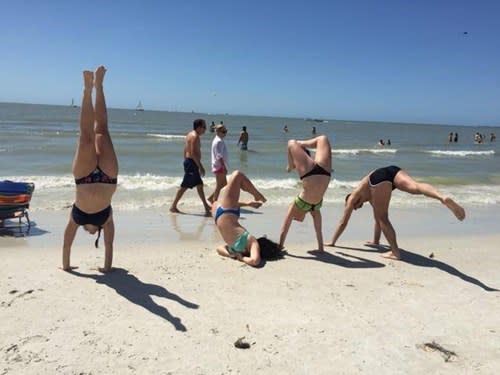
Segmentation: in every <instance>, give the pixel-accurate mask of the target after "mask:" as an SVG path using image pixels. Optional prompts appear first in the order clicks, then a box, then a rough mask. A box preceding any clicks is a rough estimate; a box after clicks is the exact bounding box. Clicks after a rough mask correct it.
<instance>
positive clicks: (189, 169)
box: [170, 119, 211, 216]
mask: <svg viewBox="0 0 500 375" xmlns="http://www.w3.org/2000/svg"><path fill="white" fill-rule="evenodd" d="M206 130H207V124H206V123H205V120H203V119H197V120H194V122H193V130H191V131H190V132H189V133H188V134H187V135H186V139H185V141H184V178H183V180H182V183H181V187H180V188H179V190H177V194H176V195H175V198H174V201H173V202H172V205H171V206H170V212H175V213H180V211H179V209H178V208H177V204H178V203H179V200H180V199H181V198H182V196H183V195H184V193H185V192H186V190H187V189H192V188H194V187H196V190H197V191H198V195H199V196H200V199H201V202H202V203H203V206H204V207H205V215H206V216H210V209H211V208H210V206H209V205H208V203H207V201H206V199H205V192H204V191H203V180H202V179H201V177H203V176H205V168H203V165H202V164H201V144H200V136H201V135H203V134H205V131H206Z"/></svg>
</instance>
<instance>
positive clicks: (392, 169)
mask: <svg viewBox="0 0 500 375" xmlns="http://www.w3.org/2000/svg"><path fill="white" fill-rule="evenodd" d="M400 170H401V168H399V167H396V166H395V165H391V166H389V167H385V168H379V169H376V170H374V171H373V172H372V173H371V174H370V176H369V177H368V181H369V182H370V186H372V187H373V186H376V185H378V184H381V183H383V182H389V183H391V184H392V190H394V189H396V186H395V185H394V178H395V177H396V175H397V174H398V172H399V171H400Z"/></svg>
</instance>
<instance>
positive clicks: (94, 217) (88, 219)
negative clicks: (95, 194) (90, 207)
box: [71, 204, 111, 228]
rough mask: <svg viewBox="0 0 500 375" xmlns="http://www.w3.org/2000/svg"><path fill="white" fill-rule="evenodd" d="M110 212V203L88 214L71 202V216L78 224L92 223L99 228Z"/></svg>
mask: <svg viewBox="0 0 500 375" xmlns="http://www.w3.org/2000/svg"><path fill="white" fill-rule="evenodd" d="M110 214H111V205H109V206H108V207H106V208H105V209H104V210H102V211H99V212H96V213H93V214H88V213H86V212H84V211H82V210H80V209H79V208H78V207H76V205H75V204H73V208H72V210H71V217H72V218H73V220H74V221H75V223H77V224H78V225H85V224H92V225H95V226H96V227H99V228H101V227H102V226H103V225H104V223H105V222H106V221H107V220H108V218H109V215H110Z"/></svg>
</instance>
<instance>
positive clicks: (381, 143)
mask: <svg viewBox="0 0 500 375" xmlns="http://www.w3.org/2000/svg"><path fill="white" fill-rule="evenodd" d="M378 145H379V146H380V147H383V146H385V143H384V140H383V139H379V140H378Z"/></svg>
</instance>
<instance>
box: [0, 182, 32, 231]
mask: <svg viewBox="0 0 500 375" xmlns="http://www.w3.org/2000/svg"><path fill="white" fill-rule="evenodd" d="M33 190H35V184H33V183H32V182H12V181H0V221H1V222H2V224H3V225H5V220H6V219H16V218H17V219H19V226H21V219H22V218H23V217H24V218H26V221H27V222H28V231H29V229H30V227H31V222H30V219H29V216H28V208H29V206H30V201H31V196H32V194H33Z"/></svg>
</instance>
